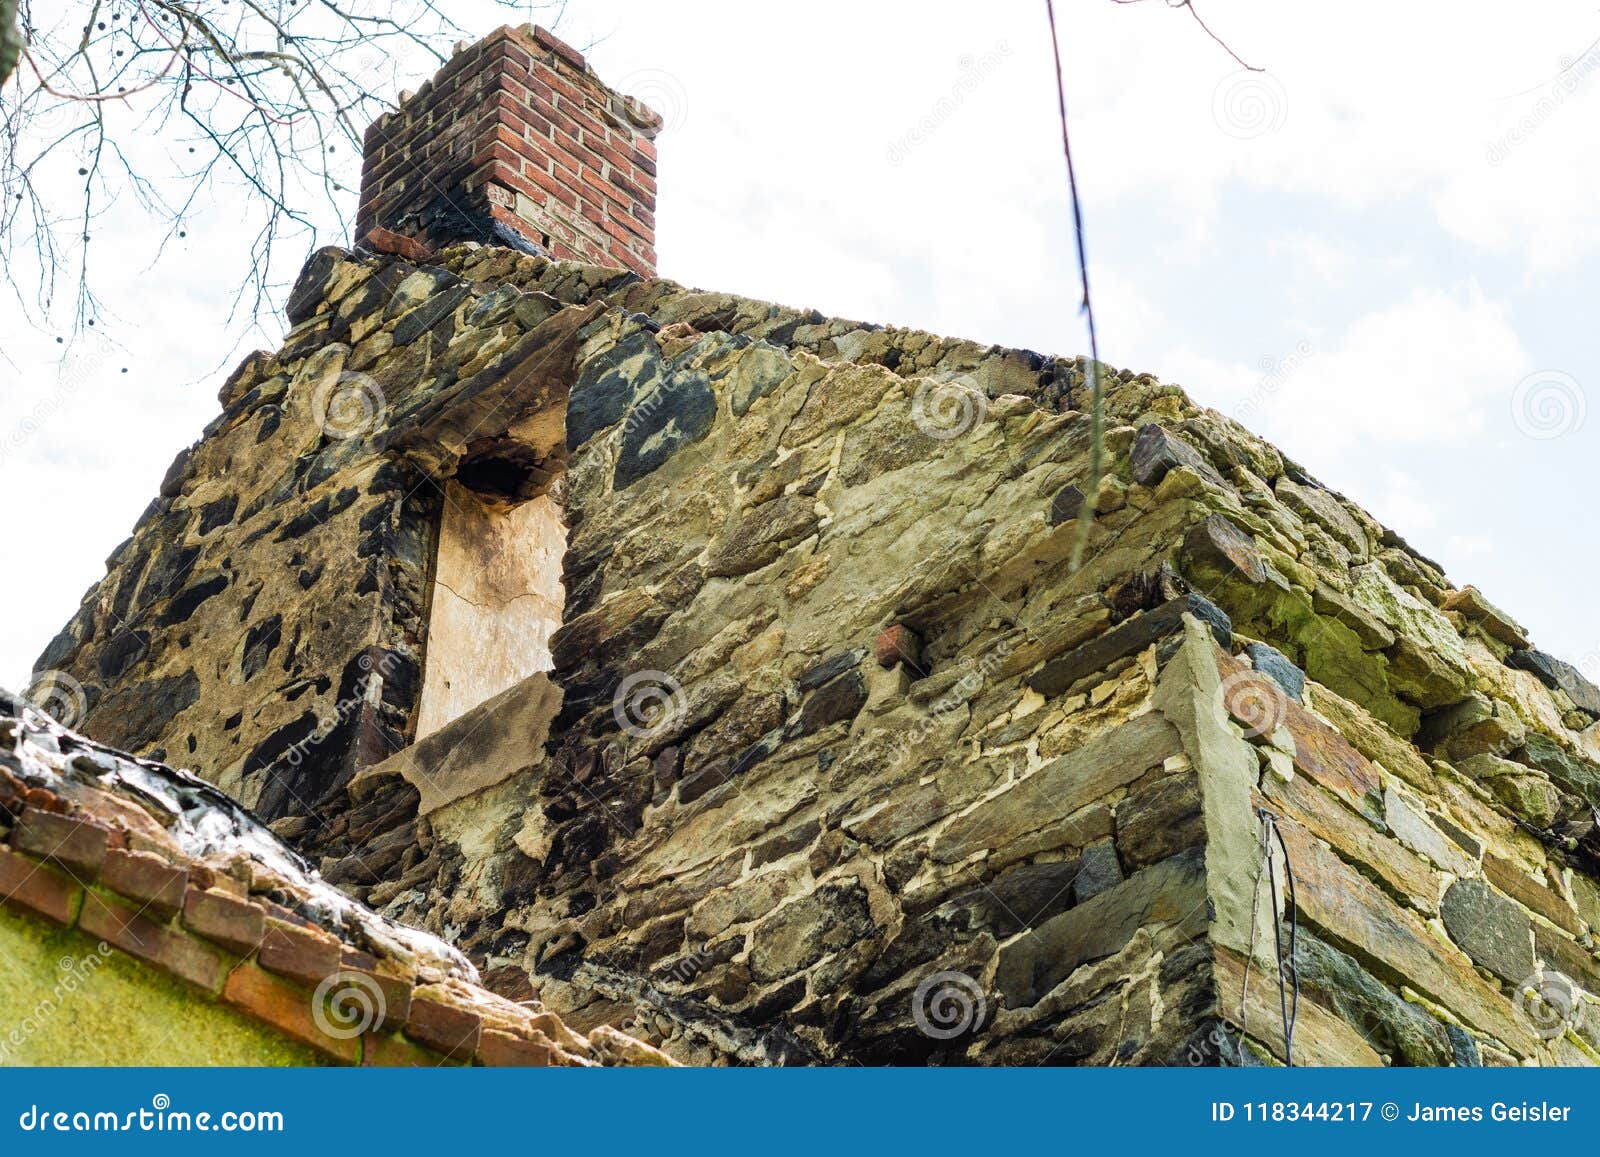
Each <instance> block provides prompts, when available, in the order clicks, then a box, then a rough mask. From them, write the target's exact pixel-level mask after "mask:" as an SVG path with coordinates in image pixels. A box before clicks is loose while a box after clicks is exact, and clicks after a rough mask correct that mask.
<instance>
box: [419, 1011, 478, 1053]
mask: <svg viewBox="0 0 1600 1157" xmlns="http://www.w3.org/2000/svg"><path fill="white" fill-rule="evenodd" d="M482 1032H483V1020H482V1018H480V1017H479V1016H478V1014H477V1013H475V1012H469V1011H467V1010H466V1009H463V1008H456V1007H455V1006H454V1005H449V1004H443V1003H441V1002H439V1001H437V1000H433V999H432V998H430V997H416V998H414V999H413V1000H412V1001H411V1019H410V1020H409V1021H408V1022H407V1023H406V1035H407V1036H408V1037H410V1038H411V1039H412V1040H414V1041H416V1042H417V1043H418V1044H420V1045H425V1046H426V1047H428V1048H430V1049H433V1050H434V1051H435V1052H437V1053H440V1054H441V1055H443V1056H447V1057H451V1058H454V1059H463V1060H464V1059H467V1058H470V1057H471V1056H472V1055H473V1054H474V1053H476V1052H477V1051H478V1041H479V1038H480V1037H481V1035H482Z"/></svg>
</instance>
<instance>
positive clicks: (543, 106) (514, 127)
mask: <svg viewBox="0 0 1600 1157" xmlns="http://www.w3.org/2000/svg"><path fill="white" fill-rule="evenodd" d="M400 101H401V103H400V108H399V110H398V111H396V112H393V113H388V114H385V115H384V116H382V117H379V118H378V120H377V121H375V122H374V123H373V124H372V126H371V127H370V128H369V129H367V134H366V142H365V155H364V157H363V164H362V171H361V205H360V209H359V210H358V212H357V216H356V236H357V237H358V238H360V239H364V240H366V241H367V242H368V244H370V245H372V246H373V247H374V248H378V249H389V250H395V249H397V248H401V247H407V248H414V247H411V246H407V245H406V243H405V242H404V241H402V240H401V238H402V237H404V238H412V239H414V240H415V241H417V242H420V243H421V248H422V249H433V248H437V247H439V246H442V245H446V244H449V243H450V242H453V241H480V242H485V243H489V244H496V245H510V246H513V247H515V248H520V249H525V250H530V251H537V252H542V253H546V254H548V255H550V256H552V257H555V258H558V259H561V260H572V261H583V262H588V263H590V264H594V265H609V266H618V267H621V268H625V269H631V270H633V271H634V272H635V273H638V274H641V275H643V276H646V277H653V276H655V271H656V250H655V207H656V150H655V144H654V138H655V135H656V132H657V130H658V129H660V127H661V118H660V117H659V116H658V115H656V113H654V112H653V111H651V110H650V109H649V108H648V107H646V106H645V105H643V104H642V103H640V102H639V101H637V100H634V99H633V98H631V97H628V96H624V95H623V94H621V93H618V92H616V91H614V90H612V89H610V88H607V87H606V86H605V85H604V84H602V83H601V82H600V79H599V78H598V77H596V76H595V74H594V73H593V72H592V71H590V69H589V66H588V65H587V64H586V63H585V62H584V59H583V54H582V53H580V52H578V51H577V50H576V49H574V48H572V47H571V46H569V45H567V44H565V43H563V42H562V41H560V40H558V39H556V37H554V36H553V35H551V34H550V33H549V32H547V31H545V30H544V29H543V28H536V27H534V26H532V25H526V24H525V25H523V26H522V27H521V28H510V27H504V28H499V29H497V30H495V31H494V32H491V33H490V34H489V35H488V36H486V37H485V38H484V39H483V40H480V41H479V42H478V43H477V44H474V45H473V46H471V47H470V48H462V49H460V50H459V51H457V52H456V54H455V55H454V56H453V57H452V58H451V59H450V62H449V63H448V64H446V65H445V66H444V67H443V68H442V69H440V70H439V72H438V75H436V76H435V77H434V78H433V79H432V80H430V81H428V82H427V83H426V84H424V85H423V86H422V89H421V91H419V92H417V93H416V94H415V95H413V96H407V95H405V94H403V93H402V94H401V98H400ZM375 230H376V231H377V232H376V233H374V231H375ZM394 234H399V235H400V237H396V236H393V235H394Z"/></svg>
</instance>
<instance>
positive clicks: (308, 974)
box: [259, 918, 341, 984]
mask: <svg viewBox="0 0 1600 1157" xmlns="http://www.w3.org/2000/svg"><path fill="white" fill-rule="evenodd" d="M340 948H341V945H340V943H339V941H337V940H335V939H334V938H333V937H332V936H330V935H328V934H327V933H326V932H318V931H313V930H312V929H309V928H301V927H298V926H296V925H294V924H290V923H287V922H285V921H283V920H276V919H270V918H269V919H268V920H267V926H266V933H265V935H264V936H263V937H262V939H261V952H260V956H259V959H260V961H261V967H263V968H265V969H267V970H268V971H269V972H276V973H278V974H279V975H280V976H287V977H290V978H292V979H294V980H298V981H301V982H302V983H305V984H319V983H321V982H322V981H323V980H325V979H326V978H327V977H329V976H332V975H333V974H334V973H335V972H338V971H339V952H340Z"/></svg>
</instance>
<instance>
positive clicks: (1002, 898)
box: [929, 860, 1078, 956]
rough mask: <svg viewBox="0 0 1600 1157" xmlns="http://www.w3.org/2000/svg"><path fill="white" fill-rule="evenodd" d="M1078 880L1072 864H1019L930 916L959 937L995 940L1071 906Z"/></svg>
mask: <svg viewBox="0 0 1600 1157" xmlns="http://www.w3.org/2000/svg"><path fill="white" fill-rule="evenodd" d="M1077 875H1078V862H1077V861H1076V860H1067V861H1064V862H1062V863H1055V864H1018V865H1017V866H1015V867H1012V868H1007V869H1006V870H1005V871H1004V872H1001V873H1000V874H999V875H998V876H996V877H995V878H994V879H992V880H990V881H989V882H988V883H987V884H986V885H984V886H982V887H979V888H973V889H972V890H971V891H968V892H962V893H961V894H960V895H957V896H953V897H951V898H950V899H949V900H946V901H945V902H944V903H943V904H941V905H940V906H939V907H938V908H936V909H934V911H933V916H934V917H935V918H936V919H937V920H938V921H939V922H940V923H942V924H944V925H947V926H948V927H950V928H952V929H954V930H955V931H958V932H989V933H990V934H992V935H993V936H995V937H996V938H997V939H1003V938H1005V937H1007V936H1014V935H1015V934H1016V933H1018V932H1021V931H1022V930H1023V929H1024V928H1031V927H1033V926H1034V925H1035V924H1038V923H1040V922H1041V921H1044V920H1048V919H1050V917H1052V916H1056V915H1059V914H1060V913H1062V912H1065V911H1066V910H1067V909H1068V908H1070V907H1072V903H1073V898H1072V882H1073V880H1074V879H1075V878H1076V877H1077ZM929 955H930V956H931V955H932V953H930V954H929Z"/></svg>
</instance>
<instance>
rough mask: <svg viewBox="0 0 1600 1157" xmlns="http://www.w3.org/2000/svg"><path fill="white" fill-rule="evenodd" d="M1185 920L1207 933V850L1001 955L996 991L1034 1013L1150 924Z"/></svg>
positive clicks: (1164, 865) (1179, 858)
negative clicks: (1080, 971)
mask: <svg viewBox="0 0 1600 1157" xmlns="http://www.w3.org/2000/svg"><path fill="white" fill-rule="evenodd" d="M1174 918H1176V919H1178V920H1180V921H1181V924H1180V927H1179V930H1180V931H1181V932H1182V933H1185V934H1188V935H1191V936H1194V937H1197V938H1198V937H1200V936H1203V935H1204V934H1205V930H1206V921H1207V919H1208V916H1207V904H1206V890H1205V850H1204V849H1203V848H1191V849H1190V850H1188V851H1186V852H1182V853H1180V854H1179V855H1176V856H1173V857H1171V858H1170V859H1166V860H1162V861H1161V863H1159V864H1156V865H1154V866H1153V867H1149V868H1146V869H1144V871H1142V872H1135V873H1134V874H1133V875H1132V876H1130V877H1128V878H1127V879H1126V880H1124V881H1123V882H1122V883H1120V884H1117V885H1115V886H1114V887H1111V888H1108V889H1107V890H1106V891H1104V892H1101V893H1100V894H1099V895H1097V896H1094V897H1093V898H1091V899H1089V900H1087V901H1085V902H1084V903H1081V904H1078V905H1077V906H1076V907H1074V908H1072V909H1070V910H1068V911H1066V912H1063V913H1062V914H1061V915H1059V916H1053V917H1051V918H1050V919H1049V920H1046V921H1044V922H1043V923H1042V924H1040V925H1039V926H1038V927H1037V928H1035V929H1034V930H1033V934H1032V935H1030V936H1022V937H1019V938H1017V939H1016V940H1013V941H1011V942H1010V943H1008V944H1006V945H1005V946H1004V947H1003V948H1001V949H1000V960H999V965H998V967H997V968H996V971H995V987H996V988H997V989H998V990H999V991H1000V994H1001V995H1002V996H1003V997H1004V998H1005V1006H1006V1007H1007V1008H1008V1009H1017V1008H1028V1007H1030V1006H1032V1005H1034V1004H1036V1003H1037V1002H1038V1000H1039V998H1040V997H1042V996H1044V995H1045V993H1047V992H1049V991H1050V990H1051V989H1052V988H1054V987H1055V986H1056V985H1057V984H1059V983H1060V982H1061V981H1062V980H1064V979H1066V978H1067V977H1068V976H1069V975H1071V974H1072V972H1073V970H1074V969H1076V968H1077V967H1078V966H1079V965H1080V964H1084V963H1086V962H1088V961H1091V960H1101V959H1104V958H1105V957H1107V956H1111V955H1114V954H1115V953H1117V952H1120V951H1121V950H1122V949H1123V948H1124V947H1125V946H1126V945H1127V943H1128V941H1130V940H1132V939H1133V935H1134V933H1135V932H1137V931H1138V930H1139V929H1140V928H1142V927H1144V926H1145V925H1147V924H1153V923H1155V922H1157V921H1158V920H1159V921H1168V920H1172V919H1174Z"/></svg>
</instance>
